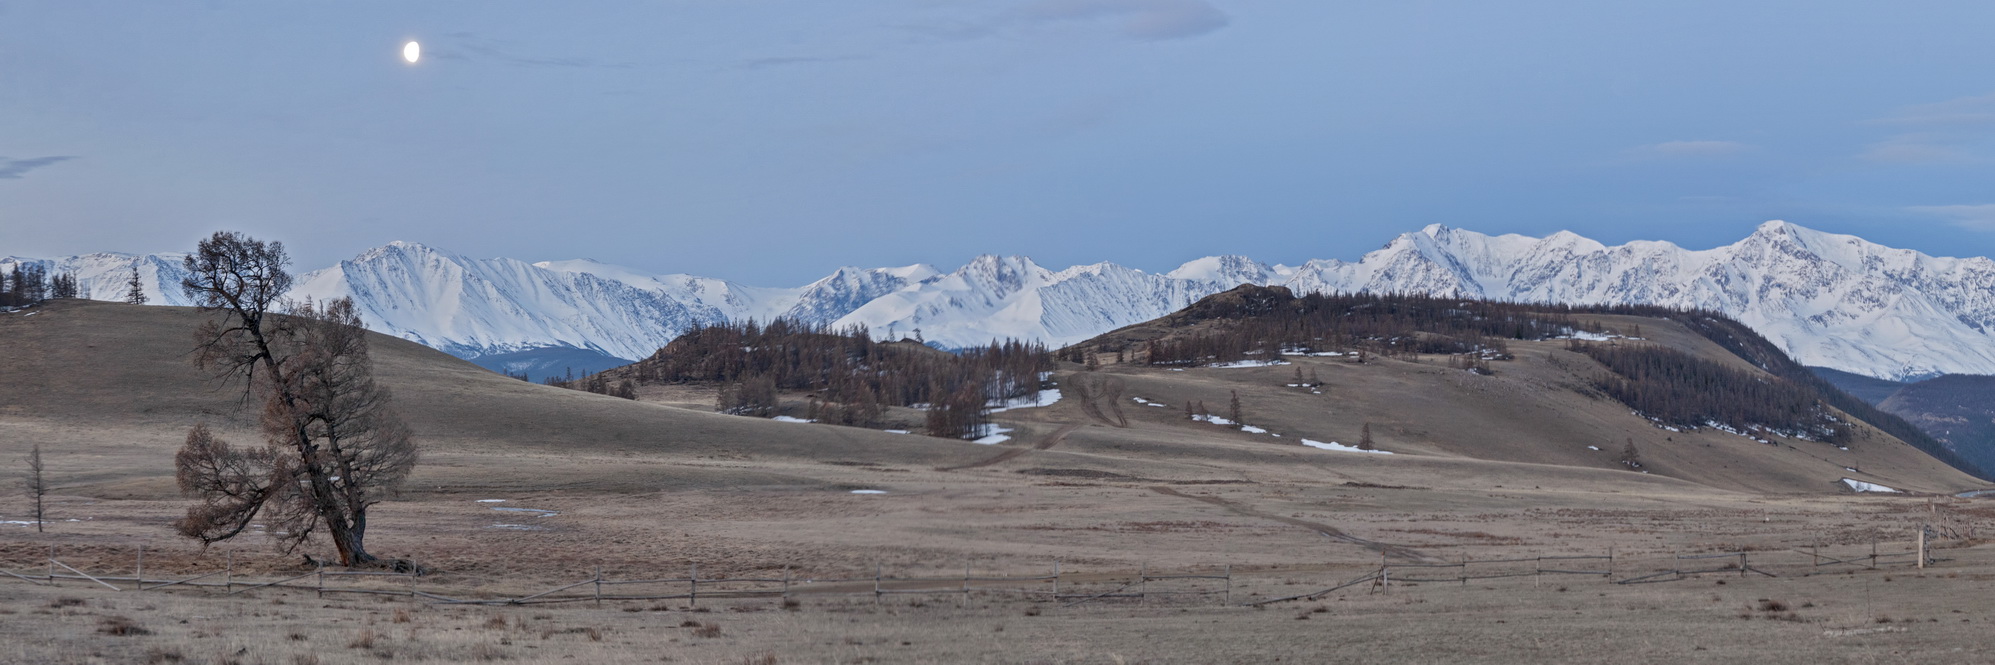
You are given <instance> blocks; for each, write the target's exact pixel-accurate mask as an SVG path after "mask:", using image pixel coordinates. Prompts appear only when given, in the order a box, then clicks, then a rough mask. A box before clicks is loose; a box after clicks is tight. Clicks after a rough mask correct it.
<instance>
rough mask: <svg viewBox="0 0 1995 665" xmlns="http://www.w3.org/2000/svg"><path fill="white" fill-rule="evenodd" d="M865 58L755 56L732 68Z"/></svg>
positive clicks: (754, 67) (748, 69)
mask: <svg viewBox="0 0 1995 665" xmlns="http://www.w3.org/2000/svg"><path fill="white" fill-rule="evenodd" d="M865 59H867V57H866V56H863V55H834V56H808V55H800V56H776V57H769V58H755V59H753V60H744V61H742V62H741V63H740V64H737V65H735V66H734V68H735V69H740V70H745V71H756V70H760V69H774V68H777V67H791V66H796V65H823V64H831V63H836V62H852V61H854V60H865Z"/></svg>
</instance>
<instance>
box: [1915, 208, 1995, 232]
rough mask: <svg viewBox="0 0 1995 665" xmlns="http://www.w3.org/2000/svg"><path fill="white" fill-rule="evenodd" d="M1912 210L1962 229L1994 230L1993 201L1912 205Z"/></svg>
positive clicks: (1994, 214) (1994, 213)
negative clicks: (1978, 203)
mask: <svg viewBox="0 0 1995 665" xmlns="http://www.w3.org/2000/svg"><path fill="white" fill-rule="evenodd" d="M1906 210H1910V211H1912V212H1915V213H1918V214H1921V215H1928V216H1932V217H1938V218H1940V219H1944V220H1947V222H1948V223H1951V224H1953V225H1954V226H1958V227H1960V228H1963V229H1972V230H1975V231H1995V203H1983V204H1980V205H1950V206H1912V207H1909V208H1906Z"/></svg>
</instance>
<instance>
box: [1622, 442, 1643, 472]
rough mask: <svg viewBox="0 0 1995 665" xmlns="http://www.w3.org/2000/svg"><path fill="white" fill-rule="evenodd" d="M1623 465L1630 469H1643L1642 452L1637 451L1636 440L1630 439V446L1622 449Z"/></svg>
mask: <svg viewBox="0 0 1995 665" xmlns="http://www.w3.org/2000/svg"><path fill="white" fill-rule="evenodd" d="M1620 461H1621V463H1622V464H1624V465H1627V467H1628V468H1630V469H1641V468H1642V451H1640V450H1636V449H1635V439H1634V438H1633V437H1630V438H1629V439H1628V445H1627V446H1626V447H1624V448H1622V449H1621V460H1620Z"/></svg>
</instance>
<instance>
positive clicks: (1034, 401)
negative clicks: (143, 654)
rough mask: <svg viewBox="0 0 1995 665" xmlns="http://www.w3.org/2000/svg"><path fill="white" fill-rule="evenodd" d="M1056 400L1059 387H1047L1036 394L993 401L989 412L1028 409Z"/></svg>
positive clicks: (1058, 397)
mask: <svg viewBox="0 0 1995 665" xmlns="http://www.w3.org/2000/svg"><path fill="white" fill-rule="evenodd" d="M1058 401H1060V389H1059V388H1048V389H1046V390H1041V391H1039V392H1038V393H1037V394H1034V395H1032V396H1031V397H1016V398H1012V399H1009V400H1006V401H1003V402H997V403H993V404H991V405H990V409H991V413H997V412H999V411H1010V410H1012V409H1030V408H1033V407H1040V406H1050V405H1052V404H1053V403H1054V402H1058Z"/></svg>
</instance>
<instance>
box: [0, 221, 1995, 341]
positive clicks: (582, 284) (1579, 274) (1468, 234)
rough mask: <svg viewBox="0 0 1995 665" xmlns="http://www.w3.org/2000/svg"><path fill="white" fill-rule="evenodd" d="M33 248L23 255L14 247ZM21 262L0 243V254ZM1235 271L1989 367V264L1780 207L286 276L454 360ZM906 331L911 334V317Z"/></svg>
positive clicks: (87, 262)
mask: <svg viewBox="0 0 1995 665" xmlns="http://www.w3.org/2000/svg"><path fill="white" fill-rule="evenodd" d="M179 256H180V255H178V254H153V255H142V256H141V255H130V254H115V253H98V254H87V255H81V256H75V257H67V258H64V259H57V260H38V261H39V262H41V263H43V264H45V265H46V266H48V267H49V268H51V269H59V270H74V271H76V272H77V273H78V275H79V277H80V287H81V291H82V294H83V296H84V297H88V298H95V299H104V300H117V299H121V298H122V296H123V294H124V290H125V280H126V279H127V278H128V277H129V273H130V270H131V267H132V265H133V264H134V263H135V262H136V263H137V264H138V265H139V268H140V273H141V278H142V280H143V281H145V283H146V288H147V293H148V294H149V295H151V296H152V297H153V303H155V304H176V305H177V304H186V303H185V302H184V301H183V300H184V299H183V298H181V297H180V294H179V293H178V290H177V289H171V288H167V289H161V288H159V287H160V285H162V284H166V285H171V284H173V283H174V281H175V280H177V279H178V277H179V268H178V258H179ZM26 260H33V259H26ZM21 261H24V259H19V258H8V259H0V270H4V269H7V268H9V267H10V264H12V263H19V262H21ZM1243 283H1251V284H1260V285H1281V286H1287V287H1289V288H1291V289H1293V290H1295V291H1296V292H1297V293H1311V292H1325V293H1338V292H1402V293H1423V294H1428V295H1437V296H1445V297H1453V296H1460V297H1474V298H1484V299H1492V300H1507V301H1520V302H1551V303H1563V304H1576V305H1613V304H1640V305H1661V306H1668V307H1677V308H1684V309H1708V310H1713V311H1718V312H1722V313H1724V314H1726V315H1728V316H1731V317H1733V318H1736V319H1738V320H1739V321H1741V322H1742V323H1744V324H1746V325H1747V326H1749V327H1751V328H1753V329H1754V330H1755V331H1757V332H1759V333H1760V334H1762V335H1764V336H1766V337H1767V338H1768V339H1769V340H1772V341H1773V342H1774V343H1775V344H1777V345H1779V346H1780V347H1781V348H1782V349H1783V350H1785V351H1786V352H1787V353H1788V354H1789V355H1792V356H1794V357H1795V358H1796V360H1798V361H1800V362H1802V363H1804V364H1807V365H1812V366H1821V367H1829V368H1833V369H1837V370H1842V371H1847V372H1852V373H1856V374H1862V375H1865V376H1871V377H1877V378H1884V379H1891V380H1905V379H1916V378H1922V377H1928V376H1933V375H1939V374H1995V338H1991V332H1995V261H1991V260H1989V259H1987V258H1982V257H1971V258H1952V257H1934V256H1929V255H1926V254H1923V253H1919V252H1916V251H1913V250H1905V249H1895V248H1890V247H1885V246H1883V245H1878V244H1875V243H1871V242H1868V241H1865V240H1863V239H1861V238H1858V237H1856V236H1850V235H1840V234H1831V233H1824V232H1820V231H1814V230H1811V229H1807V228H1805V227H1802V226H1799V225H1795V224H1792V223H1788V222H1784V221H1770V222H1766V223H1764V224H1761V225H1759V226H1758V227H1757V228H1756V229H1755V230H1754V231H1753V232H1752V233H1751V234H1750V235H1748V236H1747V237H1745V238H1744V239H1742V240H1740V241H1738V242H1736V243H1733V244H1730V245H1724V246H1720V247H1715V248H1712V249H1705V250H1690V249H1684V248H1682V247H1680V246H1678V245H1675V244H1673V243H1670V242H1666V241H1653V240H1638V241H1632V242H1628V243H1624V244H1621V245H1613V246H1609V245H1605V244H1602V243H1599V242H1597V241H1594V240H1591V239H1588V238H1585V237H1583V236H1580V235H1578V234H1575V233H1572V232H1569V231H1560V232H1558V233H1554V234H1551V235H1548V236H1545V237H1542V238H1533V237H1529V236H1523V235H1518V234H1503V235H1494V236H1492V235H1486V234H1482V233H1477V232H1474V231H1467V230H1462V229H1457V228H1451V227H1448V226H1444V225H1439V224H1434V225H1429V226H1427V227H1424V228H1422V229H1420V230H1418V231H1414V232H1409V233H1402V234H1400V235H1398V236H1396V237H1394V238H1393V239H1391V240H1390V241H1389V242H1387V243H1386V244H1385V245H1384V246H1382V247H1381V248H1379V249H1377V250H1373V251H1371V252H1368V253H1366V254H1365V255H1364V256H1362V257H1360V258H1359V259H1357V260H1355V261H1344V260H1340V259H1316V260H1311V261H1307V262H1304V263H1303V264H1301V265H1298V266H1285V265H1277V264H1268V263H1263V262H1260V261H1256V260H1254V259H1252V258H1249V257H1245V256H1237V255H1228V256H1212V257H1205V258H1200V259H1194V260H1192V261H1188V262H1186V263H1184V264H1182V265H1180V266H1178V267H1177V268H1175V269H1173V270H1170V271H1166V272H1158V273H1152V272H1145V271H1143V270H1139V269H1135V268H1129V267H1125V266H1121V265H1117V264H1114V263H1109V262H1102V263H1095V264H1089V265H1082V266H1073V267H1069V268H1065V269H1062V270H1052V269H1048V268H1045V267H1042V266H1039V265H1038V264H1037V263H1034V262H1033V261H1032V260H1031V259H1030V258H1028V257H1025V256H1007V257H1000V256H997V255H989V254H987V255H982V256H978V257H976V258H974V259H972V260H971V261H969V262H968V263H966V264H964V265H963V266H962V267H960V268H957V269H956V270H953V271H948V272H944V271H942V270H940V269H937V268H935V267H934V266H930V265H926V264H915V265H911V266H903V267H897V268H858V267H843V268H839V269H838V270H836V271H834V272H833V273H832V274H831V275H828V276H826V277H825V278H822V279H820V280H817V281H815V282H812V283H810V284H806V285H803V286H798V287H791V288H782V287H759V286H747V285H744V284H741V283H738V282H734V281H729V280H722V279H716V278H709V277H698V276H693V275H677V274H667V275H652V274H647V273H644V272H642V271H636V270H631V269H628V268H623V267H620V266H614V265H611V264H605V263H601V262H597V261H592V260H588V259H575V260H566V261H542V262H537V263H527V262H524V261H519V260H516V259H509V258H494V259H473V258H470V257H466V256H462V255H458V254H455V253H452V252H449V251H447V250H442V249H438V248H435V247H430V246H427V245H422V244H419V243H409V242H400V241H397V242H393V243H389V244H387V245H383V246H381V247H376V248H373V249H370V250H367V251H366V252H362V253H361V254H359V255H357V256H356V257H355V258H353V259H349V260H347V261H342V262H340V263H339V264H337V265H335V266H331V267H328V268H325V269H321V270H316V271H312V272H307V273H303V274H300V275H299V277H298V280H297V284H298V285H297V287H296V289H294V292H293V295H294V296H311V297H314V298H321V299H323V298H332V297H341V296H352V297H354V298H355V300H356V301H358V302H359V304H360V305H361V309H362V313H363V317H364V318H365V319H366V321H367V322H368V325H369V326H370V327H371V328H374V329H375V330H378V331H381V332H384V333H388V334H391V335H395V336H398V337H402V338H404V339H410V340H413V341H418V342H421V343H423V344H427V345H430V346H432V347H435V348H438V349H442V350H444V351H447V352H449V353H452V354H453V355H458V356H460V357H465V358H473V359H475V358H478V357H481V356H493V355H500V354H517V353H521V352H528V351H532V350H535V349H564V348H565V349H583V350H589V351H593V352H596V353H600V354H602V355H603V356H606V357H613V358H619V359H626V360H628V359H633V358H642V357H645V356H646V355H649V353H650V352H651V351H653V350H656V349H657V348H658V347H660V346H663V345H664V343H665V342H668V341H670V340H671V339H672V338H673V337H674V336H676V335H677V334H678V333H679V332H681V331H683V330H685V329H686V328H688V327H690V326H691V325H693V324H695V323H697V322H701V321H722V320H730V321H731V320H740V319H743V318H754V319H761V320H767V319H770V318H774V317H776V316H787V317H792V318H798V319H802V320H805V321H808V322H812V323H826V324H831V325H835V326H852V325H863V326H866V327H867V328H869V329H871V330H872V331H873V332H874V334H876V335H881V336H893V337H897V338H898V337H914V336H919V337H920V338H922V339H924V340H925V341H927V342H929V343H931V344H934V345H938V346H944V347H951V348H959V347H966V346H972V345H979V344H985V343H988V342H989V341H991V340H992V339H999V338H1007V337H1009V338H1024V339H1034V340H1039V341H1044V342H1047V343H1048V344H1051V345H1055V346H1058V345H1063V344H1069V343H1073V342H1077V341H1080V340H1084V339H1087V338H1089V337H1093V336H1094V335H1098V334H1100V333H1102V332H1105V331H1108V330H1112V329H1115V328H1118V327H1121V326H1124V325H1129V324H1132V323H1137V322H1141V321H1146V320H1149V319H1153V318H1156V317H1158V316H1162V315H1164V314H1167V313H1169V312H1171V311H1175V310H1177V309H1179V308H1181V307H1183V306H1185V305H1186V304H1188V303H1190V302H1192V301H1194V300H1196V299H1198V298H1201V297H1204V296H1206V295H1210V294H1212V293H1217V292H1220V291H1223V290H1226V289H1229V288H1232V287H1234V286H1238V285H1240V284H1243ZM917 331H918V332H917Z"/></svg>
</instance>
